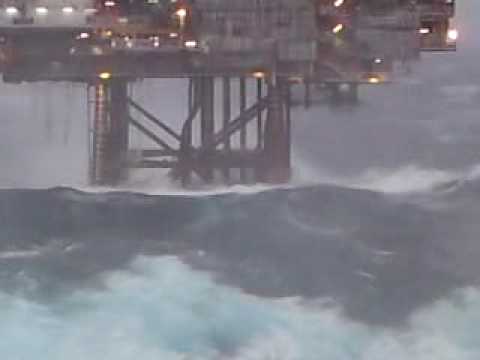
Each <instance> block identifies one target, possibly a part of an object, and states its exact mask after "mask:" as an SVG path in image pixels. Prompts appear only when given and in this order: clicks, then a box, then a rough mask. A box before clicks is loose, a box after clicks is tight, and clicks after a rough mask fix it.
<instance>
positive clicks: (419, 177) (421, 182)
mask: <svg viewBox="0 0 480 360" xmlns="http://www.w3.org/2000/svg"><path fill="white" fill-rule="evenodd" d="M300 170H301V171H298V172H297V174H296V177H295V179H294V183H295V184H297V185H306V184H331V185H339V186H344V187H349V188H355V189H365V190H372V191H379V192H384V193H393V194H400V193H412V192H423V191H428V190H432V189H433V188H435V187H436V186H439V185H442V184H444V183H446V182H449V181H454V180H459V179H462V178H464V177H466V176H467V174H470V173H471V172H472V170H471V169H467V170H465V171H463V172H458V173H457V172H452V171H447V170H440V169H431V168H423V167H421V166H418V165H415V164H412V165H407V166H403V167H400V168H396V169H387V168H370V169H367V170H366V171H364V172H363V173H361V174H358V175H355V176H351V177H347V176H341V175H340V176H339V175H334V174H329V173H327V172H325V171H323V170H319V169H316V168H313V167H309V166H308V164H305V163H303V164H301V167H300ZM479 173H480V170H479Z"/></svg>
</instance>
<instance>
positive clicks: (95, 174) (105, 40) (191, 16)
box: [0, 0, 458, 186]
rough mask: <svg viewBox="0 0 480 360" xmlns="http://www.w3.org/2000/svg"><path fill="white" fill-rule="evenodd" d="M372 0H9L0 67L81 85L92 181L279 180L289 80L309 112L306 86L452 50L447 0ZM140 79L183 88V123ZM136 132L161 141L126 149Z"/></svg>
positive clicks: (357, 81) (348, 97)
mask: <svg viewBox="0 0 480 360" xmlns="http://www.w3.org/2000/svg"><path fill="white" fill-rule="evenodd" d="M376 3H378V2H377V1H375V0H242V1H234V0H196V1H194V2H193V1H172V0H163V1H162V0H159V1H137V2H129V1H113V0H106V1H96V2H95V1H75V2H74V1H72V2H69V3H67V2H65V1H53V0H50V1H46V2H45V1H44V2H31V1H21V0H17V1H4V4H3V8H1V9H0V11H1V12H2V15H1V16H0V70H1V72H2V74H3V80H4V81H5V82H11V83H20V82H37V81H63V82H65V81H67V82H78V83H84V84H86V88H87V96H88V99H89V104H90V105H91V113H92V115H93V120H92V122H91V124H90V126H91V131H90V134H91V136H90V145H89V146H90V159H89V161H90V164H89V165H90V166H89V168H90V182H91V183H92V184H96V185H116V184H118V183H120V182H121V181H123V180H125V178H126V177H127V176H128V172H129V169H135V168H163V169H170V170H171V171H170V174H171V176H172V177H173V178H174V179H178V180H179V181H181V182H182V184H183V185H184V186H188V185H189V184H190V183H191V182H192V181H193V179H195V181H196V180H198V179H200V180H202V181H203V182H205V183H211V182H214V181H216V180H217V179H223V180H225V181H226V182H228V183H232V182H242V183H252V182H271V183H283V182H287V181H288V180H289V178H290V174H291V168H292V164H291V156H290V151H291V146H292V144H291V127H292V118H291V116H292V115H291V107H292V102H291V87H292V86H296V85H298V84H301V85H302V86H304V87H305V105H306V106H308V105H309V102H310V101H309V98H310V92H311V86H312V85H314V84H322V85H324V86H326V87H328V88H329V89H330V91H331V93H332V96H334V97H336V98H340V99H342V100H343V101H350V102H354V101H355V100H356V98H357V91H358V87H359V86H361V85H364V84H365V85H378V84H382V83H387V82H389V81H391V77H392V72H393V68H394V65H395V63H408V62H411V61H415V60H418V58H419V54H420V52H421V51H452V50H455V44H456V39H457V37H458V33H457V32H456V30H455V29H452V28H450V26H449V22H450V19H451V18H452V17H453V16H454V7H455V4H454V1H452V0H417V1H408V2H406V1H402V0H390V2H389V4H388V6H387V7H386V8H385V4H383V5H381V6H380V5H378V4H376ZM380 3H382V2H380ZM383 3H385V2H383ZM146 78H154V79H165V78H177V79H185V81H187V82H188V84H189V85H188V89H189V90H188V94H187V95H186V96H185V104H184V108H187V109H188V116H187V117H186V118H185V119H183V120H182V122H181V124H180V125H181V126H179V128H180V131H179V130H175V129H173V128H171V127H170V126H169V125H167V123H165V122H163V121H161V120H160V118H161V116H159V115H158V114H153V113H151V112H150V111H149V110H148V109H145V108H143V107H142V106H141V105H140V104H139V103H138V102H136V101H135V99H134V98H132V97H131V96H130V95H129V91H128V84H129V83H130V82H133V81H136V80H138V79H146ZM234 86H235V87H238V89H232V87H234ZM233 90H235V91H233ZM252 91H253V92H254V93H253V94H251V93H249V92H252ZM234 94H235V96H236V97H238V98H237V99H233V96H234ZM157 95H158V94H157ZM152 96H156V95H153V94H152ZM217 98H220V99H221V104H222V106H221V108H217V106H216V103H217V100H216V99H217ZM252 99H254V101H252ZM233 103H235V104H238V106H233V105H232V104H233ZM237 108H238V109H237ZM132 109H134V110H135V113H136V114H139V115H141V118H133V116H132V111H131V110H132ZM160 115H161V114H160ZM220 124H221V125H220ZM131 128H135V129H136V130H137V131H139V132H141V133H142V134H143V135H144V136H145V137H147V138H148V139H150V140H151V141H152V142H153V143H154V144H156V148H149V149H140V150H138V149H136V151H131V150H130V146H129V143H130V142H129V134H130V129H131Z"/></svg>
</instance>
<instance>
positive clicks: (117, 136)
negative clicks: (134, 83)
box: [110, 79, 129, 183]
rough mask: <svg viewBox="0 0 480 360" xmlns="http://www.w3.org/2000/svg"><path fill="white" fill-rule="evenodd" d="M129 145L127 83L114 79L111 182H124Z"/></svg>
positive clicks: (111, 121) (111, 99) (112, 93)
mask: <svg viewBox="0 0 480 360" xmlns="http://www.w3.org/2000/svg"><path fill="white" fill-rule="evenodd" d="M128 143H129V115H128V83H127V81H125V80H123V79H114V80H112V82H111V84H110V161H111V164H110V166H111V182H112V183H118V182H120V181H121V180H124V179H125V177H126V175H127V171H126V168H127V167H126V161H127V159H126V157H127V153H128Z"/></svg>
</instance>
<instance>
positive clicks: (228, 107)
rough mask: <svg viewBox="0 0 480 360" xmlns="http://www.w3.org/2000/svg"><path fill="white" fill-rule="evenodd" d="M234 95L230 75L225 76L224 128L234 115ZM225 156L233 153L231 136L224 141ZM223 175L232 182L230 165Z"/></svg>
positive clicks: (225, 168)
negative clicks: (232, 94)
mask: <svg viewBox="0 0 480 360" xmlns="http://www.w3.org/2000/svg"><path fill="white" fill-rule="evenodd" d="M231 101H232V97H231V83H230V78H229V77H224V78H223V128H224V129H227V127H228V124H229V123H230V119H231V117H232V103H231ZM223 147H224V149H223V150H224V152H225V156H227V157H228V156H229V155H230V153H231V148H232V144H231V141H230V137H227V138H226V139H225V142H224V143H223ZM223 177H224V180H225V181H226V182H227V183H229V182H230V167H229V166H225V167H224V169H223Z"/></svg>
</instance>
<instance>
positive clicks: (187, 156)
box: [179, 78, 201, 187]
mask: <svg viewBox="0 0 480 360" xmlns="http://www.w3.org/2000/svg"><path fill="white" fill-rule="evenodd" d="M200 85H201V83H200V81H199V79H197V78H190V79H189V81H188V108H189V114H188V117H189V118H190V117H192V116H194V111H195V105H196V104H197V103H198V102H199V101H201V99H199V98H198V97H199V96H200V93H201V89H200V88H199V86H200ZM182 136H184V138H183V139H182V143H183V148H182V152H183V153H182V154H181V156H180V159H179V161H180V178H181V181H182V186H183V187H188V186H189V185H190V183H191V181H192V167H191V166H192V161H193V160H192V148H193V127H192V123H191V122H190V123H189V124H188V125H187V127H186V128H185V134H182Z"/></svg>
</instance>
